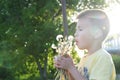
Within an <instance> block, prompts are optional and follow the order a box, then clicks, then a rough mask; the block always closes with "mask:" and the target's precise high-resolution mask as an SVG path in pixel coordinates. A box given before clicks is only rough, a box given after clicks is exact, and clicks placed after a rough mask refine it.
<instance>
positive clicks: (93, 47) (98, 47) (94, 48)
mask: <svg viewBox="0 0 120 80" xmlns="http://www.w3.org/2000/svg"><path fill="white" fill-rule="evenodd" d="M101 48H102V45H101V44H97V45H96V44H95V45H93V46H92V47H91V48H89V49H88V54H89V55H91V54H93V53H94V52H96V51H98V50H99V49H101Z"/></svg>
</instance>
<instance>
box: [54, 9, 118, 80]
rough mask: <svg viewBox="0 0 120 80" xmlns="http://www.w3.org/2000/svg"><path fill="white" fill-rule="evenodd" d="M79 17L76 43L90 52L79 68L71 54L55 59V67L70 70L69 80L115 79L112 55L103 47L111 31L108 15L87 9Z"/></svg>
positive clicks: (81, 61)
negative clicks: (76, 66)
mask: <svg viewBox="0 0 120 80" xmlns="http://www.w3.org/2000/svg"><path fill="white" fill-rule="evenodd" d="M77 19H78V22H77V26H76V32H75V41H76V45H77V46H78V48H79V49H82V50H83V49H87V50H88V53H87V55H85V56H84V57H83V58H81V60H80V63H79V66H78V68H79V69H78V70H77V69H76V68H75V66H74V64H73V61H72V59H71V58H70V57H69V56H68V57H64V56H62V57H61V58H60V59H59V60H57V61H55V67H57V68H62V69H65V70H66V71H68V73H69V74H68V75H69V76H70V79H69V80H115V77H116V72H115V67H114V64H113V61H112V57H111V55H110V54H109V53H108V52H106V51H105V50H104V49H102V42H103V41H104V39H105V38H106V36H107V34H108V32H109V20H108V17H107V15H106V14H105V13H104V12H103V11H101V10H96V9H95V10H86V11H83V12H82V13H80V14H79V15H78V17H77Z"/></svg>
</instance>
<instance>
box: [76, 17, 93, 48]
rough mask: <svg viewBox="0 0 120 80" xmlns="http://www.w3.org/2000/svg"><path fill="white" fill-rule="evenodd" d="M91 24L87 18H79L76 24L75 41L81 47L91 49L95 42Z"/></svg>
mask: <svg viewBox="0 0 120 80" xmlns="http://www.w3.org/2000/svg"><path fill="white" fill-rule="evenodd" d="M91 28H92V27H91V24H90V22H89V21H88V20H87V19H85V18H84V19H83V18H82V19H79V20H78V22H77V26H76V32H75V41H76V45H77V46H78V48H79V49H89V48H90V47H91V46H92V43H93V42H94V41H93V40H94V37H93V35H92V33H91Z"/></svg>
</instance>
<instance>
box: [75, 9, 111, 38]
mask: <svg viewBox="0 0 120 80" xmlns="http://www.w3.org/2000/svg"><path fill="white" fill-rule="evenodd" d="M81 18H85V19H88V20H89V21H90V23H91V25H92V26H94V27H97V28H99V29H101V30H102V32H103V38H104V39H105V38H106V36H107V35H108V33H109V27H110V24H109V19H108V16H107V14H106V13H105V12H104V11H102V10H98V9H91V10H85V11H82V12H81V13H80V14H79V15H78V16H77V19H78V20H79V19H81Z"/></svg>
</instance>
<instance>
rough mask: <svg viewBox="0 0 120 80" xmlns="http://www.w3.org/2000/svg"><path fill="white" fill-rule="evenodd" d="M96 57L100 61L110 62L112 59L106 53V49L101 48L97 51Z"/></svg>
mask: <svg viewBox="0 0 120 80" xmlns="http://www.w3.org/2000/svg"><path fill="white" fill-rule="evenodd" d="M96 58H97V59H98V61H100V62H102V63H109V62H110V63H111V62H113V61H112V56H111V54H110V53H108V52H107V51H106V50H104V49H101V50H100V51H99V52H98V53H97V56H96Z"/></svg>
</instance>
